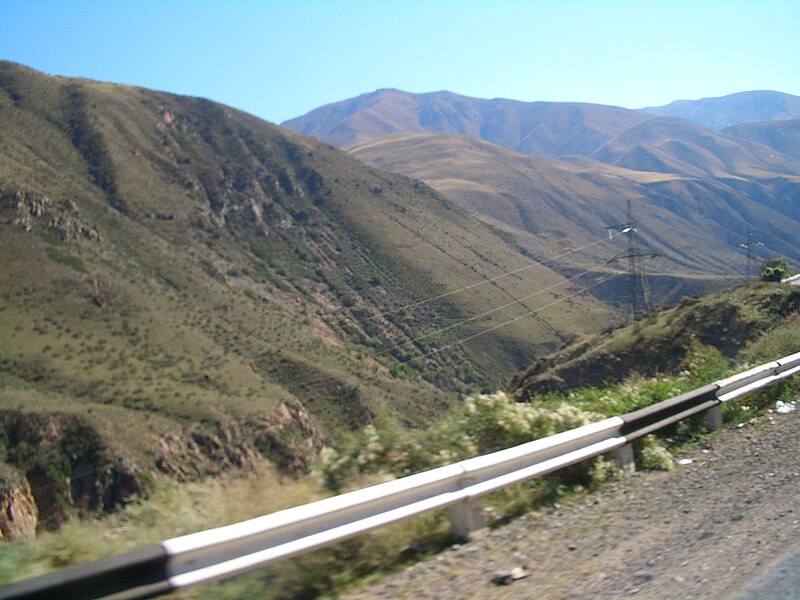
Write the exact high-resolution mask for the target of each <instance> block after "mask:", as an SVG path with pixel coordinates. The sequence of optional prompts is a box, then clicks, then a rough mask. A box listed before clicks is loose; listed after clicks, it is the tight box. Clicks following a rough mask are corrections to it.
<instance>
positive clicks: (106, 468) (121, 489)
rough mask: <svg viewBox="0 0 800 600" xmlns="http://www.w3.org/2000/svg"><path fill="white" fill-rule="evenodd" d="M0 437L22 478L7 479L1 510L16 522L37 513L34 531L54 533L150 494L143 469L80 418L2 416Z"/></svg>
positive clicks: (1, 413)
mask: <svg viewBox="0 0 800 600" xmlns="http://www.w3.org/2000/svg"><path fill="white" fill-rule="evenodd" d="M0 434H2V436H3V439H0V443H1V445H0V449H2V450H4V453H5V456H6V460H7V461H8V463H9V464H10V465H11V466H12V467H13V468H14V469H15V470H16V471H17V472H18V473H19V475H20V476H19V477H16V478H14V477H4V478H3V480H4V483H5V485H4V486H3V488H4V489H0V494H4V496H2V497H3V498H5V499H6V500H7V503H6V504H2V506H4V507H5V506H9V507H11V512H12V513H15V514H18V515H19V517H15V523H17V522H29V521H30V519H27V520H26V519H24V518H23V515H24V514H33V515H36V519H35V520H34V522H33V527H34V528H36V527H37V526H38V527H39V528H45V529H55V528H57V527H58V526H59V525H61V523H63V522H64V521H66V520H67V519H69V518H70V517H72V516H74V515H77V516H87V515H89V514H92V513H96V512H102V511H108V510H113V509H115V508H117V507H118V506H120V505H122V504H124V503H125V502H126V501H127V500H128V499H129V498H130V497H132V496H134V495H137V494H142V493H143V492H144V491H145V490H144V486H143V484H142V482H141V473H140V470H139V469H138V468H137V467H136V466H135V465H131V464H128V462H127V461H125V460H124V459H122V458H120V457H118V456H114V455H113V454H112V453H111V452H110V451H109V449H108V448H107V446H106V444H105V443H104V441H103V439H102V437H101V436H100V435H99V434H98V432H97V431H96V430H95V429H94V428H93V427H92V425H91V423H89V422H87V421H86V420H84V419H81V418H79V417H77V416H75V415H64V414H46V415H43V414H36V413H23V412H20V411H13V410H4V411H0ZM2 446H4V447H2ZM23 498H27V499H28V500H27V501H26V500H23ZM26 506H27V507H28V508H25V507H26ZM7 517H8V515H6V518H7ZM20 519H21V521H20ZM8 520H9V521H10V518H9V519H8Z"/></svg>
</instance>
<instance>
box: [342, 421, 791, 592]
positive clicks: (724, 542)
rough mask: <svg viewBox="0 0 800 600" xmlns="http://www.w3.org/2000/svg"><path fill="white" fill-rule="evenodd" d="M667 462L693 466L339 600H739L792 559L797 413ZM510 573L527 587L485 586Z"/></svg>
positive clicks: (592, 498) (625, 484)
mask: <svg viewBox="0 0 800 600" xmlns="http://www.w3.org/2000/svg"><path fill="white" fill-rule="evenodd" d="M677 458H679V459H685V460H691V461H692V462H691V463H690V464H685V465H680V464H676V468H675V470H674V471H671V472H668V473H666V472H646V473H636V474H634V475H631V476H628V477H627V478H626V479H624V480H621V481H618V482H614V483H611V484H608V485H606V486H604V487H603V488H602V489H601V490H600V491H598V492H595V493H594V494H590V495H586V496H583V497H580V498H577V499H575V500H573V501H571V502H570V503H569V505H566V506H560V507H556V508H552V509H549V510H547V511H543V512H538V513H531V514H529V515H527V516H525V517H522V518H520V519H518V520H516V521H514V522H513V523H511V524H509V525H507V526H505V527H502V528H500V529H496V530H493V531H491V532H489V533H488V534H486V535H485V536H484V537H483V538H482V539H479V540H476V541H473V542H470V543H467V544H463V545H461V546H454V547H453V548H452V549H450V550H448V551H446V552H444V553H442V554H440V555H438V556H435V557H433V558H432V559H429V560H427V561H425V562H421V563H418V564H416V565H414V566H412V567H409V568H408V569H406V570H405V571H403V572H401V573H397V574H395V575H392V576H390V577H387V578H385V579H383V580H381V581H380V582H377V583H375V584H372V585H368V586H365V587H363V588H361V589H359V590H356V591H354V592H352V593H350V594H349V595H347V596H345V597H346V598H349V599H351V600H355V599H365V598H437V599H439V598H442V599H445V598H452V599H462V598H492V600H501V599H503V598H536V599H537V600H538V599H551V598H553V599H554V598H559V599H560V598H570V599H583V598H585V599H589V598H591V599H595V598H619V597H629V596H631V597H638V598H648V599H653V600H658V599H667V598H669V599H673V598H681V599H687V600H688V599H700V598H714V599H717V598H734V597H737V598H738V595H739V594H741V592H742V590H744V589H745V588H746V587H747V586H748V585H749V584H750V583H751V582H752V581H753V580H755V579H757V578H758V577H759V576H760V575H761V574H763V573H764V572H765V571H766V570H767V569H768V568H769V567H770V566H771V565H772V564H774V563H776V562H777V561H779V560H780V559H781V558H782V557H783V556H785V555H787V554H788V553H790V552H792V551H793V550H796V549H797V548H799V547H800V412H798V411H795V412H793V413H790V414H786V415H780V414H771V415H766V416H764V417H762V418H760V419H759V420H758V422H757V423H755V424H748V425H746V426H744V427H742V428H733V429H725V430H722V431H720V432H717V433H715V434H713V435H711V436H710V437H709V438H708V439H706V440H705V441H704V442H703V444H702V445H701V446H698V447H696V448H694V449H692V450H690V451H688V452H687V453H686V454H684V455H682V456H679V457H677ZM514 568H518V571H517V573H521V574H524V575H525V577H522V578H519V579H516V580H513V581H511V582H510V583H508V584H506V585H498V584H495V583H492V579H493V578H494V577H495V576H496V575H497V574H499V573H502V572H506V573H509V572H511V571H512V569H514ZM519 569H521V572H520V571H519ZM797 597H798V598H800V592H798V596H797Z"/></svg>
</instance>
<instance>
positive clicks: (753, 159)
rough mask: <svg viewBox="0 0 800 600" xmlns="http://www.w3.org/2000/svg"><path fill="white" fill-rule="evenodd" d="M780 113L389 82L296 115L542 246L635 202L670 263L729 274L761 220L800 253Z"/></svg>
mask: <svg viewBox="0 0 800 600" xmlns="http://www.w3.org/2000/svg"><path fill="white" fill-rule="evenodd" d="M774 123H775V124H776V125H775V128H774V129H772V128H765V129H764V130H763V131H762V132H761V133H757V132H756V131H755V128H750V129H746V128H744V126H736V127H739V129H737V128H728V129H725V130H724V131H716V130H714V129H709V128H707V127H704V126H702V125H699V124H697V123H694V122H692V121H690V120H687V119H680V118H675V117H662V116H652V115H648V114H646V113H643V112H641V111H628V110H625V109H619V108H614V107H603V106H597V105H588V104H572V103H537V102H534V103H520V102H513V101H508V100H477V99H471V98H465V97H463V96H456V95H455V94H451V93H449V92H438V93H432V94H419V95H414V94H407V93H404V92H398V91H396V90H379V91H378V92H375V93H373V94H366V95H363V96H359V97H358V98H355V99H353V100H350V101H346V102H341V103H336V104H333V105H329V106H326V107H322V108H320V109H317V110H315V111H312V112H311V113H309V114H307V115H305V116H304V117H301V118H299V119H294V120H292V121H289V122H287V123H286V125H287V126H290V127H295V128H299V129H300V130H301V131H303V132H304V133H307V134H310V135H317V136H320V137H321V138H322V139H325V140H327V141H329V142H332V143H339V144H341V145H342V146H344V147H347V148H348V149H349V150H350V151H351V152H353V153H354V154H355V155H356V156H357V157H359V158H361V159H362V160H365V161H366V162H368V163H370V164H373V165H375V166H379V167H380V168H383V169H388V170H392V171H395V172H399V173H403V174H406V175H409V176H412V177H418V178H420V179H422V180H423V181H425V182H426V183H428V184H430V185H432V186H433V187H435V188H436V189H437V190H439V191H440V192H442V193H443V194H445V195H447V196H448V197H451V198H453V199H454V200H456V201H458V202H459V203H461V204H462V205H463V206H466V207H468V208H469V209H471V210H475V211H477V213H478V214H480V215H482V216H483V217H484V218H487V219H493V220H495V221H498V220H499V221H500V222H502V223H503V225H504V226H506V227H510V228H511V229H512V231H513V232H514V233H513V235H515V236H516V238H515V239H517V241H518V243H521V244H522V245H523V246H524V247H526V248H528V249H529V250H530V251H532V252H533V253H534V255H535V256H547V255H548V251H547V246H548V245H550V244H553V243H554V240H555V239H557V238H558V237H559V236H561V238H562V242H566V241H570V242H572V243H573V244H574V245H580V244H581V243H582V242H584V241H586V240H592V239H595V238H596V237H597V236H598V234H602V233H603V231H604V228H605V227H607V226H610V225H613V224H614V223H618V222H623V221H624V220H626V216H625V214H624V206H623V205H624V203H625V201H627V200H631V201H632V202H633V203H634V206H635V212H636V219H637V221H639V222H640V223H641V225H642V227H641V234H642V237H643V239H644V240H645V241H646V242H649V244H650V245H651V247H653V248H657V249H658V250H659V252H661V253H662V254H663V255H664V259H663V260H662V261H660V263H656V264H657V265H660V266H659V267H658V268H659V270H663V272H665V273H669V272H672V273H676V272H678V273H681V272H682V273H694V274H699V273H706V274H709V273H716V274H722V273H728V274H730V273H733V272H740V273H743V272H744V270H745V267H744V257H743V256H742V254H741V252H740V243H741V242H742V241H743V239H744V236H745V233H746V231H747V230H748V228H753V227H756V228H758V229H759V231H760V235H762V236H763V237H764V238H765V239H763V240H762V241H763V242H764V243H765V244H766V247H768V248H769V250H768V252H769V253H770V254H772V253H778V254H784V255H786V256H788V257H790V258H791V260H793V261H794V262H800V252H798V250H800V248H799V247H798V244H797V240H798V239H800V237H799V236H800V213H798V210H800V208H799V207H800V203H799V202H798V201H797V198H798V194H800V153H798V152H797V145H796V144H795V143H794V142H793V140H794V137H793V136H794V130H793V129H792V128H791V124H792V123H794V121H775V122H774ZM767 129H769V131H767ZM345 132H346V133H347V135H346V136H344V137H340V136H341V134H342V133H345ZM454 134H457V135H454ZM436 136H441V139H439V140H436V139H435V137H436ZM337 140H338V141H337ZM498 146H501V147H502V148H498ZM509 151H512V152H509ZM520 154H527V155H528V156H527V157H523V156H520ZM554 159H557V160H554ZM520 231H521V232H524V233H525V235H522V234H520V233H519V232H520ZM762 248H764V247H762ZM760 258H762V259H763V258H766V256H763V257H760Z"/></svg>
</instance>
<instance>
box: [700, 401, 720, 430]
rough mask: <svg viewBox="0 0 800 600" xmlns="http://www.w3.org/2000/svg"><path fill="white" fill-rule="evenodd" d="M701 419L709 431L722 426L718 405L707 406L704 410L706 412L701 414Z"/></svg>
mask: <svg viewBox="0 0 800 600" xmlns="http://www.w3.org/2000/svg"><path fill="white" fill-rule="evenodd" d="M703 420H704V421H705V424H706V427H707V428H708V429H709V430H710V431H714V430H715V429H719V428H720V427H722V410H721V409H720V407H719V405H717V406H712V407H711V408H709V409H708V410H707V411H706V414H705V415H703Z"/></svg>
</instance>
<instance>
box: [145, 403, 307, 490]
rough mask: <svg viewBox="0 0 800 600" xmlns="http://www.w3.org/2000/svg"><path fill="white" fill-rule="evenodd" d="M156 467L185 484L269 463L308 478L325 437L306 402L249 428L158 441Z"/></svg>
mask: <svg viewBox="0 0 800 600" xmlns="http://www.w3.org/2000/svg"><path fill="white" fill-rule="evenodd" d="M158 444H159V454H160V456H159V457H158V458H157V459H156V467H157V468H158V470H159V471H161V472H162V473H166V474H168V475H170V476H172V477H175V478H176V479H178V480H179V481H191V480H193V479H198V478H200V477H208V476H212V475H217V474H219V473H221V472H223V471H225V470H227V469H230V468H239V469H242V468H245V469H247V468H254V467H255V466H256V465H257V464H258V463H259V462H260V461H262V460H264V459H266V460H268V461H270V462H271V463H273V464H274V465H275V466H276V467H277V468H278V470H279V471H281V472H282V473H285V474H287V475H299V474H302V473H305V472H306V471H307V470H308V468H309V465H310V463H311V461H312V460H314V459H316V458H317V456H319V452H320V450H322V435H321V434H320V432H319V430H318V429H317V427H316V426H315V425H314V424H313V422H312V421H311V418H310V416H309V414H308V412H307V411H306V409H305V407H303V405H302V404H301V403H300V402H296V401H295V402H282V403H281V404H280V405H278V407H277V408H276V409H275V410H274V411H272V412H271V413H269V414H265V415H263V416H258V417H253V418H250V419H248V420H246V421H245V422H244V423H240V422H238V421H228V422H224V423H223V422H218V423H216V424H215V426H214V428H213V430H212V431H209V430H208V429H201V428H199V427H198V428H194V429H190V430H184V431H175V432H172V433H170V434H169V435H167V436H165V437H163V438H161V439H160V440H159V442H158Z"/></svg>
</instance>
